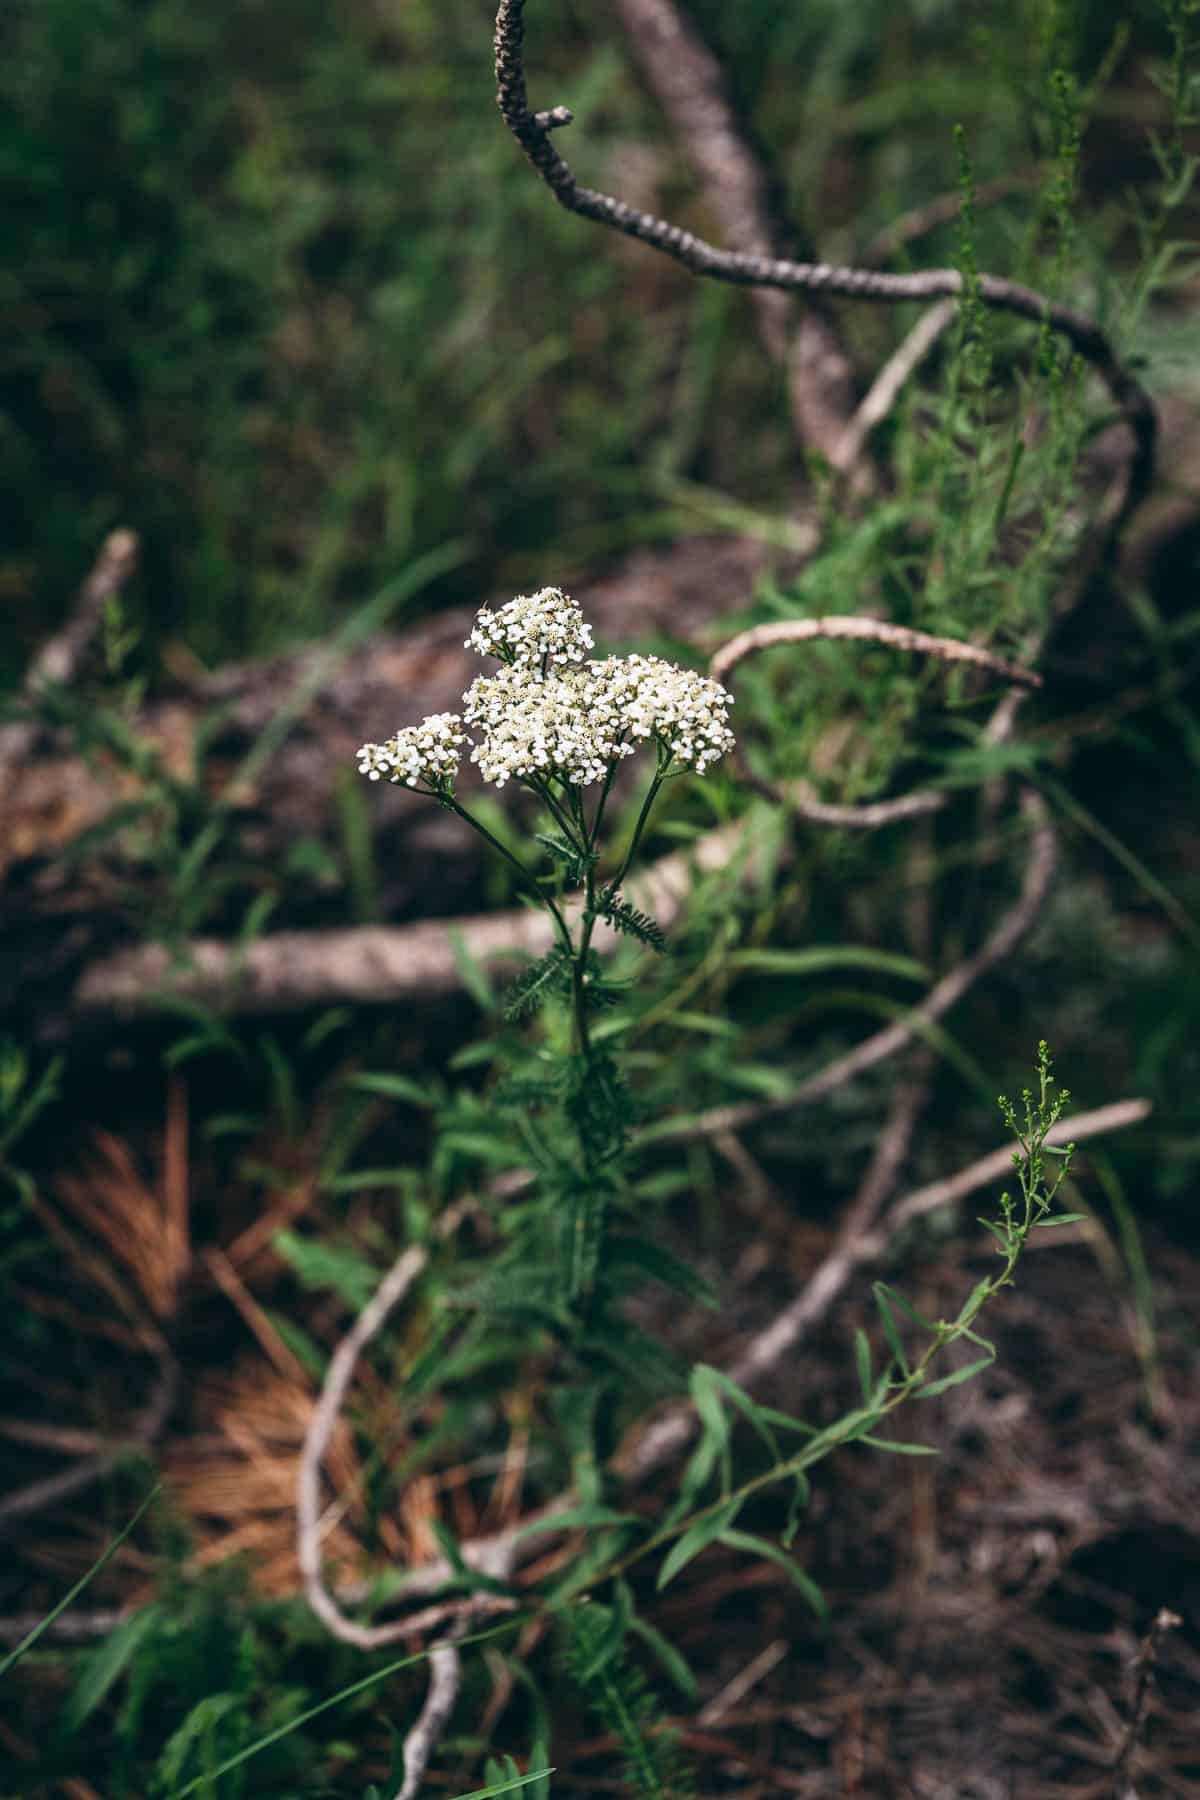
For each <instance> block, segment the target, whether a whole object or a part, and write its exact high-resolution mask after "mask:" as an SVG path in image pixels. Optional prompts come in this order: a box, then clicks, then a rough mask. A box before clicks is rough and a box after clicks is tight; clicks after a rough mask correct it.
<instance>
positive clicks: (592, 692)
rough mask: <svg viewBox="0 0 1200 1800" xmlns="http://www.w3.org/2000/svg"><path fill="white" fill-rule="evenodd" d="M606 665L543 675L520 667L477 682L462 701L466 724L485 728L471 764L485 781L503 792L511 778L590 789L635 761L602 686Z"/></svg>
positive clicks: (481, 731)
mask: <svg viewBox="0 0 1200 1800" xmlns="http://www.w3.org/2000/svg"><path fill="white" fill-rule="evenodd" d="M607 666H608V665H607V664H605V663H598V662H594V663H588V664H587V665H586V666H585V667H584V668H582V669H554V670H552V671H551V672H550V673H549V674H548V675H544V676H541V675H538V674H536V673H535V672H534V671H533V670H532V669H529V668H517V667H515V666H514V667H512V668H507V669H501V670H500V671H499V673H498V674H496V675H480V676H479V677H478V679H477V680H475V681H473V682H472V683H471V685H470V687H469V688H468V689H467V691H466V693H465V694H464V695H463V717H464V718H465V719H466V721H467V723H468V725H476V726H478V727H479V741H478V743H476V745H475V748H474V749H473V750H472V751H471V761H472V762H473V763H478V764H479V772H480V774H481V775H482V776H483V779H484V780H485V781H494V782H495V784H496V786H497V787H503V786H504V784H505V782H506V781H508V780H509V779H510V778H511V777H512V776H516V777H518V778H519V777H521V776H524V775H534V774H547V775H565V776H566V777H567V780H568V781H574V782H577V783H578V784H579V785H580V786H586V784H587V783H588V782H591V781H603V779H604V777H605V776H606V775H607V773H608V770H609V767H610V765H611V764H612V763H614V762H616V761H617V760H618V758H620V757H622V756H631V755H632V754H633V745H632V744H628V743H625V742H624V741H623V739H624V734H625V726H624V722H623V720H622V719H621V716H620V712H619V710H618V708H617V706H616V705H615V704H614V702H613V700H612V698H611V696H610V695H609V693H608V691H607V684H606V683H605V682H603V681H602V680H599V679H597V671H600V670H603V669H605V668H607Z"/></svg>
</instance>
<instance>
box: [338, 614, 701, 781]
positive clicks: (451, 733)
mask: <svg viewBox="0 0 1200 1800" xmlns="http://www.w3.org/2000/svg"><path fill="white" fill-rule="evenodd" d="M467 644H468V646H469V647H470V648H473V649H476V650H480V651H483V652H485V653H487V654H489V655H492V656H496V657H498V658H499V659H500V662H501V664H502V667H501V668H500V669H499V670H498V671H497V672H496V674H494V675H480V676H479V677H478V678H477V680H475V681H473V682H472V683H471V686H470V687H469V688H468V689H467V692H466V693H465V694H464V696H463V713H462V718H460V717H459V716H458V714H457V713H437V714H435V715H434V717H433V718H431V719H426V720H425V721H424V723H423V724H421V725H410V726H409V727H408V728H407V729H406V730H404V731H399V732H397V733H396V736H395V737H394V738H390V739H389V740H388V742H387V743H386V744H364V745H363V747H362V749H361V750H360V751H359V753H358V756H359V762H358V766H359V772H360V773H361V774H363V775H366V776H368V777H369V778H370V779H371V780H372V781H379V780H380V779H381V778H383V777H386V778H387V779H388V780H389V781H405V782H407V783H408V785H409V787H415V786H416V784H417V782H418V781H419V780H420V779H421V778H422V777H423V778H424V779H425V780H426V781H428V782H429V783H430V785H431V786H432V787H434V788H445V787H448V786H449V785H450V784H451V783H452V782H453V780H454V777H455V775H456V773H457V771H458V762H459V754H460V752H461V749H462V746H463V744H464V743H465V742H466V737H465V734H464V732H463V730H462V726H463V724H464V723H465V724H467V725H470V726H473V727H475V731H474V733H473V734H472V749H471V761H472V762H473V763H477V764H478V766H479V772H480V774H481V775H482V776H483V778H484V780H485V781H490V782H494V783H495V785H496V786H497V787H503V786H504V784H505V782H506V781H509V780H512V779H514V778H516V779H518V780H520V779H522V778H528V777H530V776H537V775H559V776H562V777H564V778H565V779H566V780H567V781H571V782H574V783H576V784H577V785H578V786H586V785H587V784H588V783H590V782H594V781H603V780H604V778H605V777H606V775H607V774H608V772H609V770H610V769H611V768H612V766H613V764H614V763H616V762H618V761H619V760H620V759H621V758H622V757H623V756H632V755H633V753H634V750H635V749H636V748H637V746H638V744H639V743H644V742H645V741H646V740H648V739H653V740H654V741H655V742H656V743H659V744H661V745H663V746H664V747H665V748H666V749H667V750H669V751H670V754H671V757H672V759H673V760H674V761H675V762H677V763H681V764H684V765H685V766H687V767H689V768H693V769H695V770H696V772H697V774H700V775H702V774H703V773H704V771H705V769H707V768H708V766H709V764H710V763H713V762H715V761H716V760H717V758H718V757H720V756H723V755H724V754H725V752H726V751H727V750H731V749H732V748H733V741H734V740H733V733H732V731H731V730H730V729H729V719H728V711H729V708H730V706H731V705H732V704H733V697H732V695H731V694H729V693H727V692H726V690H725V689H724V688H723V687H721V686H720V685H719V684H718V683H717V682H715V681H712V680H710V679H709V677H708V676H706V675H696V674H694V673H693V672H692V670H690V669H681V668H678V667H677V666H676V665H675V664H674V663H669V662H664V661H663V659H662V658H661V657H658V656H610V657H608V658H606V659H605V660H604V661H603V662H596V661H588V660H585V656H584V652H585V651H586V650H590V649H591V647H592V633H591V628H590V626H588V625H586V624H585V623H584V621H583V617H582V615H581V614H580V611H579V608H578V606H576V604H575V602H574V601H573V600H570V599H568V598H567V596H566V595H565V594H564V593H563V592H562V591H561V589H559V588H542V589H541V591H540V592H539V593H537V594H532V595H520V596H519V597H518V598H517V599H516V600H511V601H510V602H509V603H508V605H507V606H502V607H501V608H500V609H499V611H498V612H495V613H492V612H489V611H488V609H487V608H486V607H485V608H484V609H483V610H482V611H481V612H480V613H479V623H478V625H477V626H476V628H475V630H474V631H473V632H472V633H471V635H470V637H469V638H468V639H467Z"/></svg>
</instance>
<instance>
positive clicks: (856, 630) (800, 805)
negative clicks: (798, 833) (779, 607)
mask: <svg viewBox="0 0 1200 1800" xmlns="http://www.w3.org/2000/svg"><path fill="white" fill-rule="evenodd" d="M813 638H867V639H872V640H874V641H876V642H878V643H882V644H891V645H893V646H894V647H895V648H896V649H898V650H918V651H924V652H925V653H926V654H928V655H931V656H937V657H940V658H941V659H942V660H943V661H944V662H969V663H974V664H975V665H976V666H977V667H979V668H985V669H991V670H993V671H994V672H995V673H997V674H1000V675H1003V676H1004V677H1005V679H1006V680H1008V681H1012V682H1017V683H1020V684H1021V685H1022V686H1024V687H1040V686H1041V685H1042V678H1041V676H1040V675H1038V674H1036V673H1035V672H1034V671H1033V670H1032V669H1026V668H1023V667H1022V666H1021V665H1020V664H1017V663H1010V662H1005V661H1004V660H1003V659H1002V658H1001V657H998V656H993V655H991V653H990V652H989V651H986V650H980V649H979V648H978V647H977V646H976V645H974V644H966V643H963V642H962V641H961V639H958V638H943V637H932V636H931V635H930V634H929V633H928V632H926V631H913V630H911V629H910V628H909V627H908V626H906V625H893V624H891V623H890V622H889V621H888V620H886V619H871V618H866V617H862V616H859V615H857V614H847V615H841V614H830V615H828V616H827V617H825V618H821V619H779V620H775V621H773V622H772V623H770V624H767V625H754V626H751V628H750V629H749V630H748V631H743V632H740V633H739V634H738V636H737V637H735V638H731V639H730V640H729V642H728V643H727V644H724V645H723V646H722V647H721V649H720V650H718V651H717V653H716V655H715V656H714V657H713V659H712V661H711V662H710V663H709V667H708V672H709V674H710V675H711V676H712V678H713V680H714V681H724V680H725V678H726V676H727V675H728V674H729V672H730V670H731V669H734V668H736V666H737V664H738V663H739V662H741V661H742V659H743V658H744V657H746V656H749V655H750V654H751V653H752V652H753V651H755V650H763V649H766V648H768V647H769V646H770V645H772V644H794V643H803V642H807V641H809V640H811V639H813ZM1007 699H1008V696H1005V700H1002V701H1001V702H1000V706H999V707H998V708H997V710H996V712H995V713H994V714H993V716H992V719H991V721H990V722H989V725H988V728H987V731H986V732H985V738H986V740H987V741H988V742H991V743H997V742H999V741H1000V740H1001V739H1003V738H1006V737H1007V736H1008V733H1009V731H1010V730H1011V729H1012V724H1013V720H1014V718H1015V716H1016V715H1015V710H1014V709H1013V708H1011V707H1009V706H1006V704H1005V701H1006V700H1007ZM734 759H735V764H736V767H737V771H738V774H739V776H740V777H741V779H742V781H744V782H745V783H746V785H747V786H748V787H751V788H753V789H754V791H755V793H758V794H762V795H763V796H764V797H765V798H766V799H768V800H772V801H774V802H775V804H776V805H777V806H786V807H789V808H790V809H791V811H792V812H794V813H795V814H796V816H797V817H798V818H801V819H807V820H808V821H809V822H810V824H815V825H841V826H848V827H849V828H850V829H851V830H852V831H874V830H876V829H877V828H878V827H879V826H881V825H892V824H895V822H896V821H897V820H898V819H912V818H917V817H919V816H921V815H922V814H926V813H932V812H939V811H940V810H941V809H942V807H944V806H945V805H946V804H947V798H948V797H947V795H946V794H944V793H941V792H939V791H938V790H937V789H934V788H921V789H918V790H917V791H916V792H915V793H912V794H900V795H899V796H897V798H896V799H894V800H873V801H869V802H868V803H867V804H866V805H857V806H855V805H852V806H839V805H831V804H830V803H828V802H827V801H824V800H818V799H816V797H815V796H814V794H813V792H812V790H811V788H810V787H809V785H808V783H807V782H795V783H792V784H791V785H790V786H789V789H788V792H787V793H786V794H785V793H784V792H783V790H782V789H780V788H779V787H777V786H776V784H775V783H774V782H773V781H768V780H767V779H766V778H765V777H764V776H761V775H756V774H755V773H754V772H753V770H752V769H750V768H749V767H748V766H747V764H746V759H745V755H744V754H743V752H742V750H741V748H740V746H739V747H737V748H736V749H735V751H734Z"/></svg>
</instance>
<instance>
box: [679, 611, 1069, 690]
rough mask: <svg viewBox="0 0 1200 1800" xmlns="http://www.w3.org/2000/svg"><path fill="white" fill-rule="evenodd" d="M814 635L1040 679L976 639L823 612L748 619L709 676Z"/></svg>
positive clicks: (1034, 682)
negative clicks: (760, 622) (860, 641)
mask: <svg viewBox="0 0 1200 1800" xmlns="http://www.w3.org/2000/svg"><path fill="white" fill-rule="evenodd" d="M813 638H867V639H870V640H871V641H872V642H874V643H879V644H890V645H891V646H892V648H893V649H895V650H920V651H923V652H924V653H925V654H926V655H927V656H937V657H940V659H941V660H942V661H943V662H965V663H972V664H974V666H975V667H976V668H979V669H990V670H991V671H992V673H993V674H996V675H1003V676H1004V678H1005V680H1007V681H1016V682H1019V683H1020V684H1021V685H1022V686H1023V687H1041V685H1042V678H1041V676H1040V675H1039V674H1038V673H1037V672H1036V670H1034V669H1026V668H1023V667H1022V666H1021V664H1020V663H1011V662H1006V661H1005V660H1004V658H1003V657H1000V656H993V655H992V653H991V651H989V650H981V649H980V648H979V646H978V645H977V644H968V643H964V642H963V640H962V639H961V638H947V637H933V636H931V635H930V633H929V632H927V631H914V630H913V629H912V628H911V627H910V626H908V625H893V624H892V623H891V622H890V620H887V619H871V618H867V617H864V616H863V615H861V614H859V613H846V614H840V613H828V614H826V615H825V617H823V618H819V619H775V620H772V621H771V622H770V623H769V624H766V625H752V626H751V627H750V629H749V630H748V631H742V632H739V633H738V635H737V637H735V638H730V640H729V642H728V643H727V644H723V645H722V646H721V648H720V649H719V650H718V651H717V653H716V655H715V656H714V657H713V659H712V662H711V663H710V664H709V671H708V672H709V674H710V675H711V676H712V678H713V680H714V681H723V680H724V679H725V677H726V675H727V674H728V673H729V671H730V670H731V669H733V668H736V666H737V664H738V663H740V662H742V661H743V660H744V659H745V658H746V657H747V656H750V655H751V654H752V653H753V652H754V651H755V650H764V649H766V648H767V647H768V645H771V644H803V643H808V642H810V641H811V640H812V639H813Z"/></svg>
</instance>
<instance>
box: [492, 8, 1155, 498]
mask: <svg viewBox="0 0 1200 1800" xmlns="http://www.w3.org/2000/svg"><path fill="white" fill-rule="evenodd" d="M524 13H525V0H500V4H499V7H498V9H497V12H496V35H495V51H496V100H497V104H498V105H499V108H500V112H501V115H502V117H503V119H504V123H505V124H506V125H507V126H508V129H509V131H510V132H511V133H512V135H513V137H515V138H516V140H517V142H518V144H519V145H520V146H521V149H522V150H523V151H524V152H525V155H526V156H527V157H528V158H529V161H530V162H531V163H532V164H533V166H534V168H535V169H536V170H537V173H538V174H539V175H540V176H541V178H542V180H543V181H544V182H545V183H546V186H547V187H548V188H549V189H550V192H551V193H552V194H553V195H554V198H555V199H556V200H557V201H558V203H559V205H560V206H562V207H565V208H566V210H567V211H568V212H573V213H578V214H579V215H580V217H581V218H584V219H591V220H593V221H594V223H596V224H598V225H607V226H609V227H610V228H611V229H612V230H614V231H620V232H622V233H624V235H625V236H626V237H631V238H636V239H637V240H638V242H639V243H643V244H648V245H649V246H650V248H651V249H652V250H659V251H661V252H662V254H663V255H664V256H670V257H673V258H674V259H675V261H676V262H681V263H682V264H683V265H684V267H685V268H688V269H691V270H692V271H693V273H694V274H697V275H706V276H708V277H709V278H710V279H711V280H714V281H729V282H733V283H735V284H736V285H738V286H742V287H772V288H784V289H788V290H792V291H795V292H800V293H808V294H838V295H841V296H843V297H844V298H846V299H848V300H881V301H885V302H892V301H905V300H937V299H942V298H945V297H948V296H957V295H961V294H962V292H963V290H964V282H963V277H962V275H961V274H960V273H959V271H958V270H957V269H924V270H922V271H920V272H919V273H917V274H911V275H887V274H881V273H879V272H878V271H876V270H873V269H850V268H843V267H838V266H837V265H834V264H831V263H804V262H792V261H790V260H788V259H786V258H782V257H773V256H759V255H755V254H753V253H752V252H748V251H740V250H720V249H718V248H717V247H716V245H714V244H710V243H707V242H706V241H705V240H704V239H703V238H700V237H696V236H695V234H694V233H693V232H690V231H685V230H683V228H682V227H681V226H679V225H672V224H670V223H669V222H668V221H667V220H666V219H656V218H654V217H653V216H652V215H651V214H650V213H645V212H640V211H639V210H638V209H637V208H636V207H633V206H627V205H626V204H625V203H624V201H622V200H618V199H616V198H615V197H614V196H613V195H612V194H602V193H600V192H598V191H597V190H596V189H595V188H588V187H581V186H580V184H579V183H578V182H577V181H576V179H575V176H574V175H573V174H572V172H571V169H570V167H569V166H568V164H567V163H566V162H565V161H564V159H563V158H562V157H561V156H560V155H559V153H558V151H557V149H556V148H555V146H554V144H553V142H552V140H551V135H550V129H549V123H550V122H551V121H550V116H549V115H547V114H544V113H533V112H531V111H530V109H529V100H528V96H527V94H526V89H525V64H524V54H523V44H524V35H525V22H524ZM571 116H572V115H571V113H570V110H569V108H567V107H565V106H559V107H555V108H554V112H553V117H552V123H553V125H554V126H555V127H556V128H557V127H560V126H562V125H566V124H568V123H569V122H570V119H571ZM978 293H979V297H980V299H981V300H984V301H986V302H987V304H988V305H989V306H994V307H995V308H997V310H998V311H1001V312H1010V313H1015V314H1016V315H1017V316H1018V317H1019V318H1023V319H1028V320H1030V321H1031V322H1032V323H1033V324H1035V325H1043V324H1046V325H1049V326H1050V328H1051V329H1052V330H1053V331H1056V332H1058V333H1059V334H1060V335H1061V336H1063V337H1065V338H1066V339H1067V341H1068V343H1069V344H1070V345H1071V347H1072V349H1073V350H1075V351H1076V352H1077V353H1078V354H1079V355H1080V356H1081V357H1083V359H1084V361H1085V362H1088V363H1090V364H1091V366H1092V367H1093V368H1094V369H1095V371H1096V373H1097V374H1098V375H1099V377H1100V379H1101V380H1102V381H1103V382H1104V384H1105V386H1106V387H1107V389H1108V391H1109V393H1110V395H1111V396H1112V399H1113V402H1114V403H1115V405H1116V406H1117V408H1118V410H1119V412H1120V413H1121V416H1122V418H1123V419H1124V420H1125V422H1126V424H1127V425H1128V426H1129V429H1130V431H1131V433H1132V435H1133V445H1134V448H1133V456H1132V459H1131V461H1130V466H1129V480H1128V485H1127V488H1126V494H1125V501H1124V504H1123V507H1122V517H1124V516H1127V515H1128V514H1129V513H1130V512H1132V511H1133V509H1134V507H1135V506H1136V505H1137V504H1138V503H1139V502H1140V501H1141V500H1142V499H1143V497H1144V496H1145V494H1146V492H1147V490H1148V489H1149V486H1150V483H1151V480H1152V478H1153V474H1154V452H1155V440H1156V437H1157V428H1158V422H1157V417H1156V415H1155V411H1154V404H1153V402H1152V400H1151V399H1150V396H1149V394H1148V393H1147V392H1146V390H1145V388H1143V387H1142V385H1141V383H1140V382H1139V381H1138V380H1137V378H1136V377H1135V376H1134V375H1133V374H1132V373H1131V372H1130V371H1129V369H1127V368H1126V367H1125V365H1124V364H1123V363H1121V362H1120V361H1118V359H1117V356H1116V354H1115V352H1114V350H1113V347H1112V345H1111V344H1110V343H1109V340H1108V338H1107V336H1106V335H1105V333H1104V332H1103V331H1102V330H1101V328H1100V326H1099V325H1097V323H1096V321H1095V320H1094V319H1090V318H1088V317H1087V315H1086V314H1084V313H1080V312H1076V311H1074V310H1073V308H1071V307H1069V306H1062V305H1060V304H1059V303H1058V302H1057V301H1053V300H1049V299H1047V298H1046V297H1045V295H1043V294H1038V293H1035V292H1034V291H1033V289H1032V288H1027V287H1022V286H1021V285H1020V284H1019V283H1018V282H1015V281H1007V280H1005V279H1004V278H1003V277H1002V276H999V275H980V276H979V277H978Z"/></svg>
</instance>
